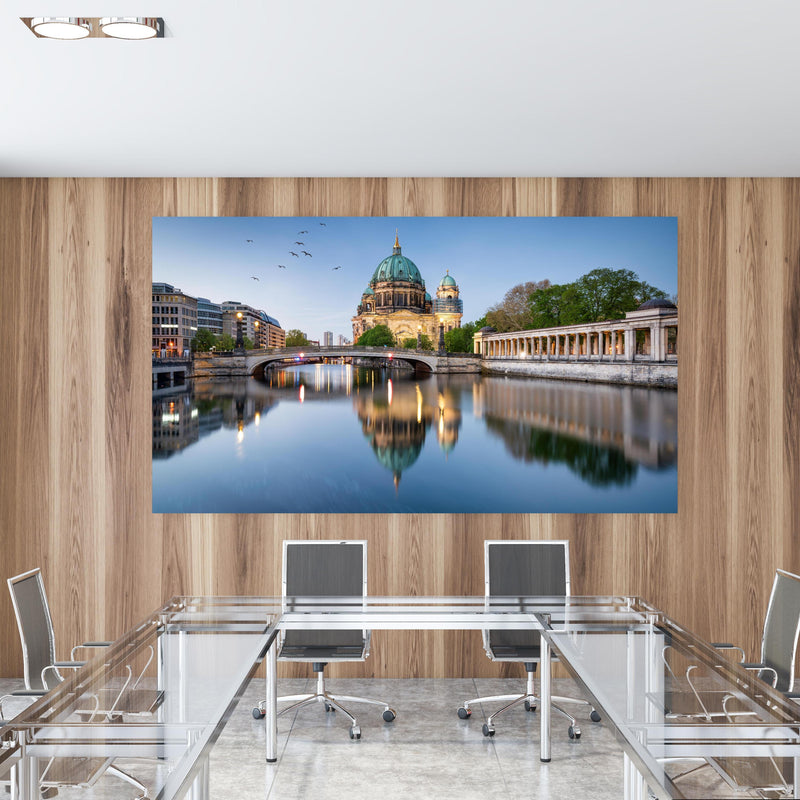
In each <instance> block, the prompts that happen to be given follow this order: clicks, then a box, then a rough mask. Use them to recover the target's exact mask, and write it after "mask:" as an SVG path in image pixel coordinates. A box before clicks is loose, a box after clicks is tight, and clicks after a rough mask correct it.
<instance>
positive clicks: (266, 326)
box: [222, 300, 286, 347]
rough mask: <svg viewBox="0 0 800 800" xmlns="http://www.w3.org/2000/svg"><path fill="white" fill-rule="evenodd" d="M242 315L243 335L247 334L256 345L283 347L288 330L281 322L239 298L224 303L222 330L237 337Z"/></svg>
mask: <svg viewBox="0 0 800 800" xmlns="http://www.w3.org/2000/svg"><path fill="white" fill-rule="evenodd" d="M239 313H241V315H242V318H241V319H242V336H246V337H247V338H248V339H250V341H251V342H253V344H254V345H255V346H256V347H283V346H284V345H285V344H286V332H285V331H284V330H283V329H282V328H281V324H280V322H278V320H276V319H275V318H274V317H271V316H269V314H267V313H266V312H265V311H261V310H259V309H257V308H253V307H252V306H248V305H247V304H246V303H240V302H239V301H238V300H226V301H225V302H224V303H222V332H223V333H227V334H229V335H230V336H232V337H233V338H234V339H236V323H237V320H238V319H239V317H238V314H239Z"/></svg>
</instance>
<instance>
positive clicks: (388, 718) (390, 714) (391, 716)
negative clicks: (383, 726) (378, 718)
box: [383, 708, 397, 722]
mask: <svg viewBox="0 0 800 800" xmlns="http://www.w3.org/2000/svg"><path fill="white" fill-rule="evenodd" d="M396 716H397V714H396V713H395V710H394V709H393V708H387V709H386V711H384V712H383V721H384V722H394V720H395V717H396Z"/></svg>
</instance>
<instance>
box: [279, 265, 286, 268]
mask: <svg viewBox="0 0 800 800" xmlns="http://www.w3.org/2000/svg"><path fill="white" fill-rule="evenodd" d="M278 269H286V264H278Z"/></svg>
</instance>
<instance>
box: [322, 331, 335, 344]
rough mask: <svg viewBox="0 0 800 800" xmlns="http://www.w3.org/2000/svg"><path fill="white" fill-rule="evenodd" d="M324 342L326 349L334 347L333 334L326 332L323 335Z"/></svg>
mask: <svg viewBox="0 0 800 800" xmlns="http://www.w3.org/2000/svg"><path fill="white" fill-rule="evenodd" d="M322 342H323V344H324V346H325V347H333V332H332V331H325V333H323V334H322Z"/></svg>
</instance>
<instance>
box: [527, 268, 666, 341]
mask: <svg viewBox="0 0 800 800" xmlns="http://www.w3.org/2000/svg"><path fill="white" fill-rule="evenodd" d="M654 297H666V293H665V292H663V291H662V290H661V289H658V288H657V287H655V286H651V285H650V284H649V283H646V282H645V281H640V280H639V276H638V275H637V274H636V273H635V272H632V271H631V270H629V269H609V268H607V267H603V268H600V269H593V270H592V271H591V272H587V273H586V274H585V275H581V277H580V278H578V279H577V280H576V281H573V282H572V283H564V284H553V285H552V286H548V287H546V288H543V289H539V290H537V291H535V292H533V293H532V294H531V296H530V309H531V317H532V320H533V325H532V327H534V328H552V327H555V326H557V325H575V324H578V323H581V322H602V321H604V320H607V319H622V318H623V317H624V316H625V314H626V313H627V312H628V311H633V310H634V309H635V308H638V307H639V306H640V305H641V304H642V303H643V302H644V301H645V300H650V299H651V298H654Z"/></svg>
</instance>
